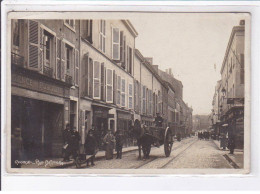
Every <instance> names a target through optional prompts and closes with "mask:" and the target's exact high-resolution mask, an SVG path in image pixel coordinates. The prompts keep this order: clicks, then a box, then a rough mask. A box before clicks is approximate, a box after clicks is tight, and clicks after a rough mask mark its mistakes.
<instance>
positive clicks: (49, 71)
mask: <svg viewBox="0 0 260 194" xmlns="http://www.w3.org/2000/svg"><path fill="white" fill-rule="evenodd" d="M43 74H44V75H46V76H48V77H53V69H52V68H51V67H47V66H45V65H44V66H43Z"/></svg>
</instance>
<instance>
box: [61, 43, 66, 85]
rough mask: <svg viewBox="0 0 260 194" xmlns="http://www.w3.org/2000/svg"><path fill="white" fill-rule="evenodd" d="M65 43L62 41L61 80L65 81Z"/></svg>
mask: <svg viewBox="0 0 260 194" xmlns="http://www.w3.org/2000/svg"><path fill="white" fill-rule="evenodd" d="M65 52H66V49H65V43H64V42H63V41H61V80H62V81H65V74H66V65H65V55H66V53H65Z"/></svg>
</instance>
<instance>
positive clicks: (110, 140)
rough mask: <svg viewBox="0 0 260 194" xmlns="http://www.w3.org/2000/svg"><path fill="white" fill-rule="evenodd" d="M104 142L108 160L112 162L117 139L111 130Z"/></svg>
mask: <svg viewBox="0 0 260 194" xmlns="http://www.w3.org/2000/svg"><path fill="white" fill-rule="evenodd" d="M103 141H104V144H105V151H106V160H111V159H113V150H114V143H115V137H114V135H113V134H112V132H111V130H110V129H108V132H107V134H106V135H105V137H104V139H103Z"/></svg>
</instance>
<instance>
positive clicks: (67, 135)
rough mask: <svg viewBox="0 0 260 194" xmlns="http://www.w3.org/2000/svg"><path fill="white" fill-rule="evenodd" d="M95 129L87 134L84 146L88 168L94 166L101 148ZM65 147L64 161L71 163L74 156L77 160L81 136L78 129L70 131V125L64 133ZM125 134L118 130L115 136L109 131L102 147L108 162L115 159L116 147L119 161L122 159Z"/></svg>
mask: <svg viewBox="0 0 260 194" xmlns="http://www.w3.org/2000/svg"><path fill="white" fill-rule="evenodd" d="M96 132H97V131H96V130H95V127H94V126H92V129H90V130H89V131H88V133H87V136H86V139H85V144H84V154H85V155H86V156H88V157H86V162H87V166H89V164H91V165H92V166H93V165H95V164H94V160H95V155H96V154H97V152H98V148H99V143H98V142H99V139H98V137H99V136H98V135H97V133H96ZM63 139H64V146H63V156H64V157H63V159H64V161H69V160H70V157H71V156H72V157H73V159H74V160H75V159H76V157H77V155H78V154H79V142H80V135H79V133H78V131H76V128H73V129H72V130H71V129H70V124H67V125H66V128H65V129H64V132H63ZM124 139H125V138H124V133H123V131H122V130H117V131H116V133H115V134H113V133H112V131H111V130H110V129H108V130H107V133H106V135H105V136H104V138H103V139H101V141H102V145H104V150H105V158H106V160H111V159H113V152H114V146H115V147H116V152H117V157H116V158H117V159H122V149H123V144H124Z"/></svg>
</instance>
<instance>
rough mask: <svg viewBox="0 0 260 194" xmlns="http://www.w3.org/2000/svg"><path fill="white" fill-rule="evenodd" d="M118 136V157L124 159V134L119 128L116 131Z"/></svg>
mask: <svg viewBox="0 0 260 194" xmlns="http://www.w3.org/2000/svg"><path fill="white" fill-rule="evenodd" d="M115 137H116V151H117V154H116V159H122V149H123V144H124V134H123V131H122V130H120V129H119V130H117V131H116V133H115Z"/></svg>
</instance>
